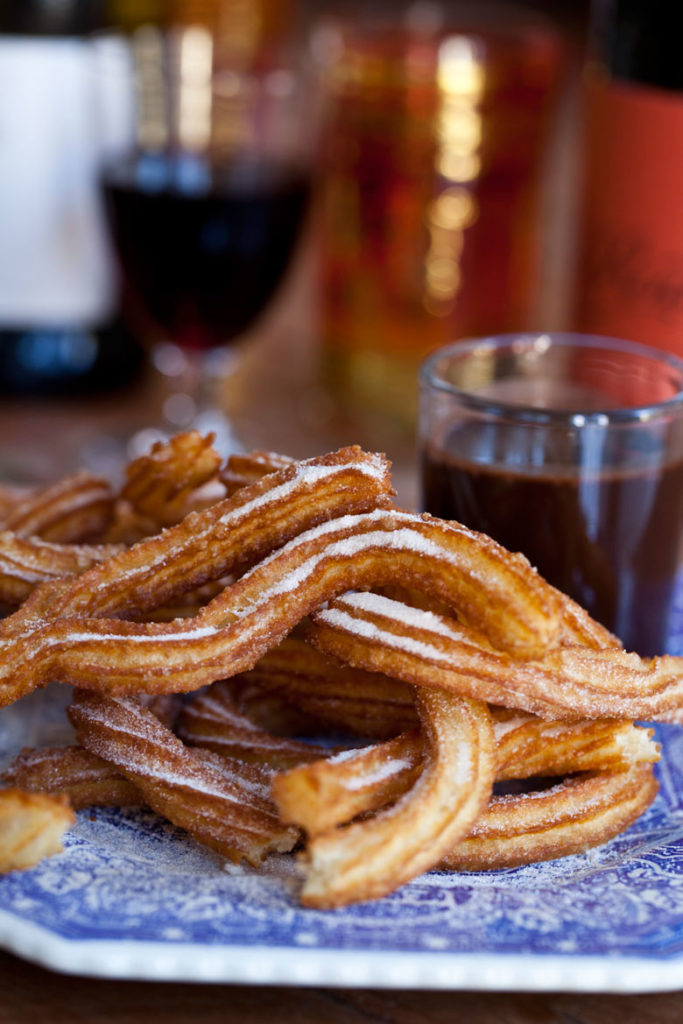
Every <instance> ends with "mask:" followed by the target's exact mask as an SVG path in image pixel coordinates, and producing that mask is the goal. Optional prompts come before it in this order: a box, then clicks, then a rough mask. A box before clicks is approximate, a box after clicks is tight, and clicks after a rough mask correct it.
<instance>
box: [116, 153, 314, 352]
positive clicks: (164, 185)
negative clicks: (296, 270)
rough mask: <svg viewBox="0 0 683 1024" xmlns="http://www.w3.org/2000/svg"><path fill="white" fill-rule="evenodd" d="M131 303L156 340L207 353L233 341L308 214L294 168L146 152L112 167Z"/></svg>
mask: <svg viewBox="0 0 683 1024" xmlns="http://www.w3.org/2000/svg"><path fill="white" fill-rule="evenodd" d="M103 188H104V196H105V203H106V209H107V214H108V218H109V221H110V226H111V231H112V236H113V240H114V246H115V250H116V254H117V257H118V260H119V262H120V266H121V272H122V277H123V288H124V302H125V304H126V306H127V307H128V308H129V309H131V310H132V311H133V313H134V315H135V316H136V317H137V318H138V319H144V320H145V321H146V322H147V323H148V324H151V325H153V329H154V330H155V331H156V333H157V336H158V338H163V339H164V340H168V341H171V342H174V343H175V344H176V345H178V346H180V347H181V348H183V349H190V350H195V351H202V350H207V349H211V348H214V347H217V346H223V345H225V344H226V343H229V342H231V341H234V340H236V339H237V338H239V337H240V336H241V335H242V334H243V333H244V332H245V331H246V330H248V329H249V328H250V327H251V326H252V324H253V323H254V322H255V321H256V320H257V319H258V317H259V315H260V314H261V313H262V312H263V310H264V309H265V308H266V306H267V305H268V304H269V302H270V300H271V298H272V297H273V295H274V293H275V291H276V290H277V287H278V285H279V284H280V282H281V280H282V278H283V276H284V274H285V271H286V269H287V266H288V265H289V262H290V258H291V256H292V252H293V250H294V247H295V245H296V242H297V240H298V237H299V234H300V231H301V227H302V223H303V221H304V219H305V214H306V211H307V208H308V202H309V196H310V179H309V176H308V174H307V173H306V172H305V171H304V170H302V169H300V168H298V167H296V166H294V165H289V164H287V163H278V162H275V161H267V162H266V161H262V160H256V159H250V158H240V157H235V158H234V159H233V160H231V161H230V162H227V163H225V164H222V163H216V162H211V161H210V160H209V159H208V158H203V157H200V156H195V155H188V154H179V155H169V154H168V153H158V154H155V153H145V154H141V155H137V156H133V157H130V158H127V159H125V160H124V161H122V162H119V163H117V164H115V165H113V166H110V167H108V168H106V169H105V171H104V174H103Z"/></svg>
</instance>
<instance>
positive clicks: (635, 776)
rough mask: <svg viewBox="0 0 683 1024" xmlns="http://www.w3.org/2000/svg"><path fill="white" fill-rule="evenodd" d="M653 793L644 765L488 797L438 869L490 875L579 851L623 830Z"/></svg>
mask: <svg viewBox="0 0 683 1024" xmlns="http://www.w3.org/2000/svg"><path fill="white" fill-rule="evenodd" d="M656 795H657V781H656V779H655V777H654V775H653V774H652V768H651V767H650V766H648V765H634V766H633V767H632V768H629V769H628V770H627V771H624V772H598V773H597V774H589V775H587V776H577V777H576V778H574V779H567V780H565V781H564V782H562V783H560V784H559V785H558V786H554V787H553V788H552V789H548V790H543V791H541V792H535V793H524V794H521V795H518V796H500V797H493V799H492V800H491V804H490V806H489V809H488V810H487V811H486V812H485V813H484V814H483V815H482V816H481V818H479V820H478V821H477V823H476V824H475V826H474V827H473V829H472V831H471V832H470V834H469V836H467V838H466V839H463V840H461V841H460V842H459V843H458V844H457V845H456V846H455V847H454V848H453V849H452V850H451V851H450V852H449V853H448V854H447V855H446V856H445V857H444V858H443V859H442V860H441V862H440V863H439V865H438V867H439V869H440V870H442V871H490V870H496V869H498V868H511V867H518V866H520V865H522V864H531V863H533V862H534V861H539V860H553V859H555V858H557V857H566V856H568V855H569V854H573V853H584V852H585V851H586V850H589V849H591V847H594V846H599V845H600V844H601V843H606V842H607V841H608V840H609V839H613V838H614V836H616V835H618V834H619V833H620V832H623V831H624V829H626V828H628V826H629V825H631V824H632V823H633V822H634V821H635V820H636V818H638V817H639V816H640V815H641V814H642V813H643V811H645V810H647V808H648V807H649V806H650V804H651V803H652V801H653V800H654V798H655V796H656Z"/></svg>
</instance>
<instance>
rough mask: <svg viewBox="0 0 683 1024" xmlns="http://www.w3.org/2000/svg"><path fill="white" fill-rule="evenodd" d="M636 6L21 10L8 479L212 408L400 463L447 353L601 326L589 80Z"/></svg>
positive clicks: (289, 440) (2, 199) (11, 87)
mask: <svg viewBox="0 0 683 1024" xmlns="http://www.w3.org/2000/svg"><path fill="white" fill-rule="evenodd" d="M657 7H658V4H657V3H653V4H650V5H649V8H650V9H652V8H657ZM643 9H644V5H642V4H638V3H635V2H631V3H621V4H619V3H615V2H610V3H603V4H602V5H597V6H596V7H594V8H593V10H592V11H591V10H590V9H589V5H588V3H587V2H584V0H548V2H541V0H538V2H536V3H528V4H525V5H519V4H512V3H507V2H505V0H498V2H496V3H495V4H488V3H479V2H475V0H471V2H469V3H468V2H450V0H440V2H438V3H435V2H431V0H416V2H412V3H408V2H405V3H404V2H400V0H392V2H388V3H384V4H382V3H375V2H373V4H371V5H369V4H367V3H366V4H362V3H356V2H351V0H336V2H332V0H318V2H315V0H0V86H1V87H0V394H1V396H2V401H1V403H0V436H1V437H2V442H1V444H0V475H2V476H3V477H4V478H6V479H7V478H11V479H17V480H34V479H41V478H44V477H46V476H49V477H53V476H54V475H55V474H56V473H58V472H60V471H63V470H66V469H70V468H72V467H73V466H74V465H75V464H76V463H79V462H80V463H86V464H88V465H89V466H90V467H91V468H93V467H97V468H103V469H104V470H105V471H109V470H112V471H114V472H115V471H116V468H117V466H119V465H120V464H121V460H122V459H123V458H125V457H127V456H128V454H130V453H131V452H133V451H134V449H135V446H137V447H138V448H139V447H140V446H141V445H144V444H146V443H148V441H149V439H150V437H152V436H155V432H156V431H157V429H158V430H160V431H162V432H163V431H164V430H165V431H170V430H174V429H182V428H184V427H186V426H187V425H192V424H195V423H198V424H200V425H206V424H208V425H209V426H211V424H212V423H214V422H215V417H216V414H219V415H224V416H225V419H226V421H227V422H229V423H230V425H231V431H230V432H228V435H226V444H228V445H229V444H230V443H232V442H235V443H241V444H242V445H244V446H245V447H247V448H251V447H264V448H270V449H278V448H279V449H286V450H287V451H289V452H290V453H291V454H293V455H295V456H303V455H309V454H313V453H317V452H319V451H320V450H321V449H322V448H328V447H331V446H333V445H334V444H337V443H348V442H350V441H353V442H358V443H361V444H364V445H367V446H369V447H372V448H379V449H382V450H385V451H387V452H388V453H389V454H390V456H392V457H393V458H394V459H395V461H396V462H397V463H398V465H399V467H405V471H406V473H408V472H409V468H408V467H409V465H410V459H411V457H412V445H413V437H414V424H415V408H416V372H417V367H418V365H419V362H420V360H421V359H422V358H423V357H424V356H425V355H426V353H427V352H429V351H431V350H433V349H434V348H436V347H438V346H440V345H442V344H445V343H447V342H449V341H452V340H455V339H457V338H462V337H468V336H473V335H485V334H490V333H499V332H503V331H520V330H526V329H542V330H550V329H561V328H575V327H584V328H587V329H591V328H592V327H593V326H594V321H595V320H596V317H597V313H596V311H595V303H593V305H592V306H591V301H589V300H588V299H587V298H586V295H587V294H588V292H589V291H590V288H591V287H592V286H593V285H594V283H595V280H596V274H595V273H593V272H592V271H591V273H590V274H589V275H588V277H587V278H586V276H585V275H584V279H583V280H582V279H581V273H580V271H581V272H582V270H583V268H584V267H585V266H587V265H588V262H587V261H588V257H586V256H585V253H584V249H583V248H582V247H583V246H584V244H585V241H584V239H585V236H586V234H588V235H591V236H592V234H593V232H592V229H591V230H588V231H587V230H586V228H583V229H582V228H581V223H582V218H583V217H584V213H583V211H584V194H585V191H586V186H585V182H584V177H583V174H582V168H583V167H584V165H585V159H586V158H585V152H584V150H585V138H584V128H583V126H584V124H585V122H586V115H585V110H584V106H585V102H586V101H585V96H584V91H583V90H584V86H583V85H582V74H583V75H585V73H586V67H587V66H589V65H590V62H591V61H592V62H593V64H594V65H595V66H598V65H599V66H600V69H601V74H602V75H603V77H606V76H608V75H611V73H612V71H613V70H614V67H615V66H616V64H615V61H614V60H612V58H613V57H614V55H615V54H617V56H619V55H620V59H622V58H623V59H622V65H621V71H620V72H619V73H620V74H621V76H622V78H628V75H629V74H630V72H631V70H632V68H633V67H634V66H635V63H634V61H635V58H633V60H631V57H633V55H634V54H636V56H637V55H638V54H639V53H640V50H642V49H643V47H640V49H639V43H638V41H639V39H640V38H641V36H639V35H638V31H639V29H640V27H642V24H644V22H643V19H644V18H645V15H644V14H643ZM639 19H640V20H639ZM605 26H607V28H605ZM627 29H628V32H627ZM660 29H661V19H660ZM643 31H644V30H643ZM648 31H649V30H648ZM629 33H630V35H629ZM641 35H642V38H643V39H646V42H647V46H649V47H650V48H651V44H652V38H653V36H652V34H651V33H650V35H647V33H645V34H641ZM660 35H661V33H660ZM605 40H607V43H606V42H605ZM624 40H630V42H629V46H630V50H629V51H628V52H629V54H630V57H628V59H626V58H624V57H623V54H624V52H625V51H624V46H623V45H622V44H623V43H624ZM634 40H635V42H634ZM627 56H628V54H627ZM589 58H590V59H589ZM608 58H609V59H608ZM641 63H642V62H641ZM636 77H637V76H636ZM655 78H656V75H655ZM640 80H641V81H644V80H645V79H644V77H643V76H642V75H641V76H640ZM653 81H654V79H653V78H652V76H650V82H649V83H648V87H649V85H650V84H652V83H653ZM245 82H246V83H248V88H247V87H246V86H245V85H244V83H245ZM255 83H258V84H255ZM264 83H265V84H264ZM662 84H664V85H665V86H666V88H667V89H674V88H676V87H677V84H678V83H660V82H656V81H654V85H656V86H657V88H658V89H659V88H660V86H661V85H662ZM245 89H246V91H245ZM255 96H256V97H257V99H256V100H254V99H253V97H255ZM247 97H248V98H247ZM285 100H286V101H287V103H286V106H287V110H286V112H285V102H284V101H285ZM294 100H296V103H295V102H294ZM304 101H305V102H304ZM252 107H253V108H254V110H253V111H252V109H251V108H252ZM247 109H248V114H249V121H248V129H247V128H246V127H245V125H247V118H246V116H245V111H247ZM254 125H256V127H254ZM278 126H279V131H278ZM247 135H249V143H248V149H247V144H246V142H245V139H246V137H247ZM295 137H296V140H297V147H296V150H295V147H294V146H293V145H292V143H293V140H294V139H295ZM254 140H256V142H255V141H254ZM273 140H276V141H273ZM276 145H277V150H276V148H275V147H276ZM596 202H597V203H598V206H599V205H600V202H601V200H600V199H599V198H598V199H597V200H596ZM593 216H594V214H593ZM259 232H260V233H259ZM613 262H614V261H613ZM617 262H618V261H617ZM622 263H623V260H622ZM620 266H621V264H620ZM621 269H622V270H623V266H621ZM668 286H669V293H670V292H672V290H673V289H674V286H675V282H671V281H669V282H668ZM626 291H627V292H628V291H630V289H628V288H626ZM646 291H647V289H646ZM669 293H667V294H669ZM670 305H675V303H673V300H672V303H670ZM591 318H592V319H591ZM598 319H599V317H598ZM598 326H599V327H600V328H601V329H603V332H604V333H610V332H609V329H608V328H609V318H607V319H606V320H605V321H604V322H603V323H601V324H599V325H598ZM675 329H676V330H677V328H674V327H673V326H672V325H671V324H669V325H668V327H667V328H666V331H665V332H664V335H663V337H662V339H660V343H661V344H662V345H666V344H668V343H669V342H668V336H669V334H671V333H673V332H675ZM667 331H668V332H669V334H667V333H666V332H667ZM621 333H623V330H622V331H621ZM641 333H642V332H641ZM641 340H648V339H647V338H645V339H641ZM198 352H199V353H201V360H200V359H199V357H198V356H197V353H198ZM219 357H220V358H219ZM200 362H201V371H200V369H198V365H199V363H200ZM207 368H208V370H207ZM190 371H191V372H192V373H193V374H194V375H195V377H196V376H197V374H200V372H201V376H202V380H203V382H204V385H206V379H207V372H208V373H209V376H210V383H211V395H210V397H207V394H206V393H205V392H206V389H205V392H203V393H202V395H201V396H199V393H198V391H197V381H196V379H195V380H194V383H188V373H190ZM207 410H209V411H210V412H211V416H213V417H214V418H213V420H212V419H211V416H208V418H207V416H205V415H204V414H205V413H207ZM202 417H203V418H202Z"/></svg>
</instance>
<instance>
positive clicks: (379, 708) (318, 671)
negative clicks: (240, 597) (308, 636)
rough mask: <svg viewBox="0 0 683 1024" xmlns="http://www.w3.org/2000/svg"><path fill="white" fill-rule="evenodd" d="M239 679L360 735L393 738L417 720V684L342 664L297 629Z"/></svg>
mask: <svg viewBox="0 0 683 1024" xmlns="http://www.w3.org/2000/svg"><path fill="white" fill-rule="evenodd" d="M236 682H237V680H236ZM239 682H240V684H241V685H242V686H244V684H245V683H247V684H251V685H253V686H256V687H257V688H259V689H261V690H263V691H265V692H268V693H278V694H281V696H282V697H284V698H285V699H286V700H287V701H288V702H290V703H291V704H292V705H294V706H295V707H297V708H300V709H301V710H302V711H304V712H306V713H308V714H309V715H311V716H313V718H314V719H316V720H317V721H318V723H319V725H324V726H328V727H331V728H334V729H337V730H346V731H347V732H348V733H349V734H355V735H357V736H368V737H371V738H373V739H388V738H389V737H390V736H396V735H397V734H398V733H400V732H404V731H405V730H407V729H412V728H414V727H415V726H416V725H417V714H416V712H415V696H414V690H413V687H412V686H409V685H408V684H406V683H400V682H398V681H397V680H394V679H389V678H388V676H384V675H380V674H379V673H375V672H363V671H360V670H358V669H352V668H348V666H346V665H341V664H340V663H339V662H337V661H336V660H333V659H331V658H326V657H325V656H324V655H323V654H320V653H319V652H318V651H316V650H315V648H313V647H311V645H310V644H309V643H307V642H306V640H305V639H304V638H303V637H302V636H298V635H297V634H295V633H292V634H290V635H289V636H287V637H285V639H284V640H283V641H282V643H280V644H278V645H277V647H274V648H272V650H270V651H267V652H266V653H265V654H264V655H263V657H262V658H261V659H260V661H259V662H258V663H257V664H256V665H255V666H254V668H253V669H251V670H250V671H249V672H246V673H244V674H243V675H242V676H240V677H239ZM218 685H219V686H220V683H219V684H218Z"/></svg>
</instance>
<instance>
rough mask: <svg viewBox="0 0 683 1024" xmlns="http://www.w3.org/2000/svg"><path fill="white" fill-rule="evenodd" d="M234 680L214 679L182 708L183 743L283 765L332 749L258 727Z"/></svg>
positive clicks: (312, 758) (252, 761) (263, 763)
mask: <svg viewBox="0 0 683 1024" xmlns="http://www.w3.org/2000/svg"><path fill="white" fill-rule="evenodd" d="M232 682H233V680H230V681H229V682H222V683H221V682H219V683H214V684H213V686H211V687H210V688H209V689H208V690H207V691H205V692H203V693H199V694H197V696H195V698H194V699H193V700H192V701H191V702H190V703H189V704H187V705H186V706H185V707H184V708H183V710H182V712H181V714H180V719H179V722H178V727H177V729H176V732H177V735H178V736H179V737H180V739H181V740H183V742H184V743H188V744H190V745H191V746H199V747H204V748H205V749H207V750H213V751H215V752H216V753H217V754H221V755H223V756H228V757H236V758H238V759H239V760H240V761H247V762H249V763H253V764H261V765H268V766H269V767H271V768H280V769H282V768H291V767H292V766H293V765H298V764H303V763H306V762H309V761H315V760H317V759H318V758H320V757H325V756H326V755H327V754H329V753H330V751H329V750H328V749H326V748H325V747H321V746H320V745H318V744H315V743H305V742H303V741H297V740H293V739H289V738H288V737H285V736H274V735H273V734H272V733H270V732H267V731H266V730H265V729H261V728H259V726H258V725H256V724H255V722H253V721H252V719H251V718H250V717H249V716H248V715H246V714H244V713H243V712H242V711H241V708H240V704H239V700H238V698H237V694H236V692H235V687H234V686H231V685H230V683H232Z"/></svg>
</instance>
